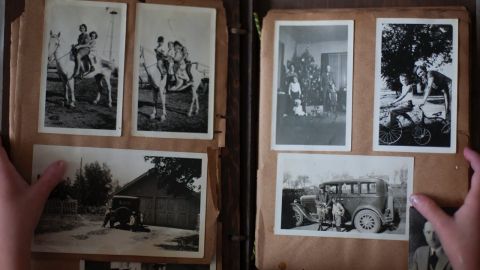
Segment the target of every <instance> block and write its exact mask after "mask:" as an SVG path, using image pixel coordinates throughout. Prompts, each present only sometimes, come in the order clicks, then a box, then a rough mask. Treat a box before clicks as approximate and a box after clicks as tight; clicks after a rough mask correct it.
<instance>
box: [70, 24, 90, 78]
mask: <svg viewBox="0 0 480 270" xmlns="http://www.w3.org/2000/svg"><path fill="white" fill-rule="evenodd" d="M79 30H80V35H79V36H78V40H77V41H78V43H77V44H76V45H74V46H73V53H74V55H75V72H74V73H73V74H74V75H73V76H74V77H81V76H82V72H85V71H86V69H85V67H84V66H83V62H82V58H83V57H85V56H88V54H89V53H90V45H89V43H90V36H89V35H88V33H87V31H88V29H87V25H86V24H81V25H80V26H79Z"/></svg>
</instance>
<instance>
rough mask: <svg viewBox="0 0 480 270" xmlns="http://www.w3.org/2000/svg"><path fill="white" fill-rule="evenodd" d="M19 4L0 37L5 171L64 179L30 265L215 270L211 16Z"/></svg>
mask: <svg viewBox="0 0 480 270" xmlns="http://www.w3.org/2000/svg"><path fill="white" fill-rule="evenodd" d="M25 4H26V5H25V12H24V16H22V17H21V19H20V22H17V23H16V24H14V26H16V28H15V27H13V28H12V29H13V32H14V36H15V35H17V38H16V39H12V46H14V44H17V45H18V49H17V51H14V52H12V58H14V59H15V61H16V63H17V66H16V67H14V68H15V69H13V68H12V73H14V74H15V75H14V76H15V77H14V79H13V80H12V86H11V89H10V99H11V103H10V104H11V105H10V114H11V115H10V123H9V125H10V126H9V134H10V141H11V152H12V159H13V163H14V164H15V165H16V166H17V167H18V168H19V171H20V173H21V174H22V176H23V177H25V178H26V179H30V180H31V183H35V182H36V181H37V180H38V179H39V178H40V177H41V176H42V174H43V173H44V171H45V169H46V168H47V167H48V166H49V164H51V163H52V162H54V161H56V160H64V161H65V162H66V165H67V170H66V173H65V175H64V177H63V180H64V181H62V182H61V184H60V185H59V186H57V187H56V188H55V190H54V191H53V192H52V193H51V195H50V197H49V198H48V201H47V202H46V205H45V208H44V210H43V213H42V216H41V218H40V221H39V224H38V226H37V227H36V229H35V234H34V239H33V241H32V252H34V254H36V255H37V256H39V258H43V256H44V257H50V258H51V257H52V256H54V257H56V258H74V259H75V260H77V261H78V262H79V263H77V264H76V265H77V266H79V267H80V268H76V269H84V270H86V269H90V270H93V269H138V270H143V269H162V270H165V269H172V270H173V269H179V270H180V269H205V270H207V269H209V270H213V269H216V266H215V265H216V259H215V258H216V253H217V245H216V241H217V216H218V213H219V209H218V202H217V201H216V200H218V195H217V190H218V187H217V185H218V184H219V181H220V180H219V179H218V171H219V168H220V159H219V158H218V156H219V152H220V151H221V148H222V147H223V144H224V143H223V142H224V141H225V139H224V137H225V124H224V123H223V122H224V121H225V120H224V118H225V117H223V118H222V117H220V116H224V115H225V114H226V93H227V90H226V85H227V74H226V73H223V72H221V73H218V72H217V71H218V70H226V69H227V59H228V55H227V54H228V47H227V42H226V40H227V31H226V16H225V11H224V8H223V6H222V4H221V3H219V2H217V1H211V0H203V1H200V2H199V1H183V2H181V3H178V4H172V2H171V1H170V2H169V1H154V2H149V3H137V1H133V0H127V1H90V0H31V1H26V3H25ZM39 6H43V7H44V8H41V9H39V8H38V7H39ZM15 31H16V32H15ZM27 44H38V46H34V47H32V46H28V45H27ZM80 261H81V262H80ZM107 261H109V262H108V263H107ZM123 261H126V262H125V263H123ZM174 262H175V263H174ZM62 269H63V268H62ZM65 269H69V268H68V267H67V266H65Z"/></svg>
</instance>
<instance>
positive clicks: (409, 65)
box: [381, 24, 453, 90]
mask: <svg viewBox="0 0 480 270" xmlns="http://www.w3.org/2000/svg"><path fill="white" fill-rule="evenodd" d="M452 42H453V28H452V26H451V25H440V24H388V25H384V28H383V31H382V61H381V62H382V65H381V76H382V78H383V79H384V80H385V82H386V83H387V87H388V88H389V89H392V90H396V89H399V88H401V85H400V82H399V80H398V77H399V75H400V74H402V73H406V74H412V73H413V69H414V67H415V64H416V63H417V62H421V63H423V64H424V65H426V66H427V67H428V68H438V67H440V66H442V65H444V64H448V63H451V62H452V46H453V44H452Z"/></svg>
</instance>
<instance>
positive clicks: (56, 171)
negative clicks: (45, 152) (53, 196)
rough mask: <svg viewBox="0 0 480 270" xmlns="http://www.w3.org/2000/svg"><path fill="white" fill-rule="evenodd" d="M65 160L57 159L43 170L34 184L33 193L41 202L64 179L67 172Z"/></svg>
mask: <svg viewBox="0 0 480 270" xmlns="http://www.w3.org/2000/svg"><path fill="white" fill-rule="evenodd" d="M65 169H66V166H65V162H64V161H61V160H59V161H56V162H54V163H52V164H50V166H48V168H47V169H46V170H45V171H44V172H43V174H42V176H41V177H40V179H39V180H38V181H37V182H36V183H35V184H34V185H33V186H32V188H31V192H32V195H33V196H34V197H35V198H36V199H37V200H39V202H40V203H42V204H43V203H44V202H45V201H46V200H47V198H48V195H49V194H50V192H52V190H53V189H54V188H55V187H56V186H57V185H58V183H60V181H62V178H63V175H64V174H65Z"/></svg>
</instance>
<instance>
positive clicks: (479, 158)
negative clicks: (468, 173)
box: [463, 147, 480, 197]
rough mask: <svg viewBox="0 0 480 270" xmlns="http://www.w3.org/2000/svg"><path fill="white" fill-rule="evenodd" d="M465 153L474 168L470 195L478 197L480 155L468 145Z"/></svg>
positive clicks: (479, 187)
mask: <svg viewBox="0 0 480 270" xmlns="http://www.w3.org/2000/svg"><path fill="white" fill-rule="evenodd" d="M463 155H464V156H465V159H467V160H468V161H469V162H470V166H471V167H472V169H473V170H474V173H473V175H472V180H471V187H470V192H469V193H468V197H472V196H473V197H478V196H480V155H479V154H478V153H477V152H475V151H473V150H472V149H470V148H468V147H466V148H465V149H464V150H463Z"/></svg>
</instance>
